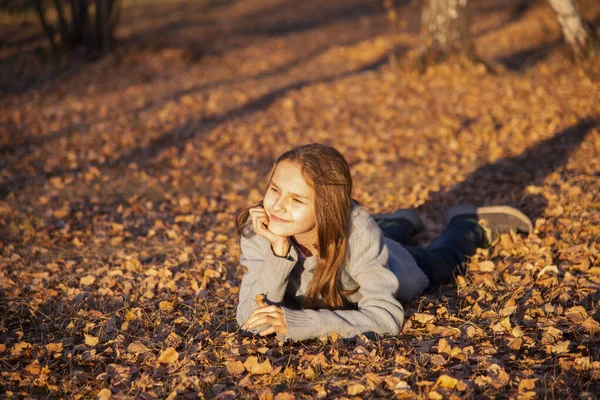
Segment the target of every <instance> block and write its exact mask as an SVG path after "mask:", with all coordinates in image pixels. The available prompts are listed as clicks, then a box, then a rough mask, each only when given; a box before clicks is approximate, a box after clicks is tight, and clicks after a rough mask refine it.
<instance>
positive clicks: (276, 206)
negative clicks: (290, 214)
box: [273, 196, 284, 212]
mask: <svg viewBox="0 0 600 400" xmlns="http://www.w3.org/2000/svg"><path fill="white" fill-rule="evenodd" d="M283 210H284V205H283V197H282V196H280V197H279V198H278V199H277V200H276V201H275V203H273V211H278V212H279V211H283Z"/></svg>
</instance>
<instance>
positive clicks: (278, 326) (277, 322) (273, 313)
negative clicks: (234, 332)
mask: <svg viewBox="0 0 600 400" xmlns="http://www.w3.org/2000/svg"><path fill="white" fill-rule="evenodd" d="M261 325H270V326H269V327H268V328H265V329H263V330H262V331H261V332H260V335H261V336H266V335H269V334H271V333H277V334H281V335H286V334H287V324H286V322H285V314H284V312H283V309H282V308H281V307H277V306H266V307H259V308H257V309H256V310H254V311H253V312H252V314H251V315H250V318H248V320H247V321H246V322H244V325H242V329H245V330H251V329H254V328H256V327H259V326H261Z"/></svg>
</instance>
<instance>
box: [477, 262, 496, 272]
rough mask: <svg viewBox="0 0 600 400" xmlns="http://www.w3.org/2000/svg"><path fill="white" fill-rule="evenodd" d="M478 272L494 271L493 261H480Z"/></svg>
mask: <svg viewBox="0 0 600 400" xmlns="http://www.w3.org/2000/svg"><path fill="white" fill-rule="evenodd" d="M479 270H480V271H481V272H492V271H493V270H494V262H493V261H482V262H480V263H479Z"/></svg>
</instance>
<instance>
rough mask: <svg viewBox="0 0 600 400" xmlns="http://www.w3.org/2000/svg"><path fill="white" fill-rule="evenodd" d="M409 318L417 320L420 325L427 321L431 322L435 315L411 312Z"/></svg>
mask: <svg viewBox="0 0 600 400" xmlns="http://www.w3.org/2000/svg"><path fill="white" fill-rule="evenodd" d="M411 319H413V320H415V321H417V322H418V323H420V324H422V325H426V324H428V323H429V322H431V321H432V320H433V319H435V316H433V315H431V314H426V313H415V314H413V316H412V317H411Z"/></svg>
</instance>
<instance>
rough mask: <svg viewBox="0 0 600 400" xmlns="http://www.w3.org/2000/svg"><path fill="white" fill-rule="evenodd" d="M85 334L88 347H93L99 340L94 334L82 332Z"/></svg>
mask: <svg viewBox="0 0 600 400" xmlns="http://www.w3.org/2000/svg"><path fill="white" fill-rule="evenodd" d="M84 336H85V344H87V345H88V346H90V347H94V346H96V345H97V344H98V342H99V341H100V339H98V338H97V337H96V336H92V335H88V334H84Z"/></svg>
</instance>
